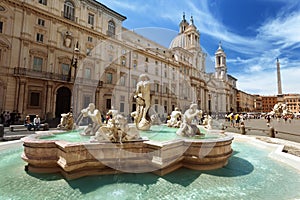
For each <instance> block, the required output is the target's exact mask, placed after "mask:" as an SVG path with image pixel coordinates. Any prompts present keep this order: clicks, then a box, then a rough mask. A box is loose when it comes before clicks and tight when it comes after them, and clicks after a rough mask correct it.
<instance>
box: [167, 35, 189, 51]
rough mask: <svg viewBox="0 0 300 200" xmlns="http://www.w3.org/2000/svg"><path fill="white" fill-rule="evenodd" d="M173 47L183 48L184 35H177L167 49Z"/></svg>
mask: <svg viewBox="0 0 300 200" xmlns="http://www.w3.org/2000/svg"><path fill="white" fill-rule="evenodd" d="M175 47H181V48H185V35H184V34H179V35H177V36H176V37H175V38H174V39H173V40H172V41H171V43H170V46H169V49H172V48H175Z"/></svg>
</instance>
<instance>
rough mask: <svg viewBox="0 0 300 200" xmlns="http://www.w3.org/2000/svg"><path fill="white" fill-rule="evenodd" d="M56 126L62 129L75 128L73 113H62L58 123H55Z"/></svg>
mask: <svg viewBox="0 0 300 200" xmlns="http://www.w3.org/2000/svg"><path fill="white" fill-rule="evenodd" d="M57 128H58V129H63V130H73V129H74V128H75V124H74V117H73V114H72V113H71V112H68V113H62V114H61V118H60V124H58V125H57Z"/></svg>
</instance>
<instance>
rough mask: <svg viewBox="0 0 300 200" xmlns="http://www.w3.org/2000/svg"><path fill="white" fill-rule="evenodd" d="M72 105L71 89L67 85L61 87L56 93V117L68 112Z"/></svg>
mask: <svg viewBox="0 0 300 200" xmlns="http://www.w3.org/2000/svg"><path fill="white" fill-rule="evenodd" d="M70 105H71V90H70V89H69V88H67V87H61V88H59V89H58V90H57V94H56V108H55V117H59V118H60V116H61V115H60V114H62V113H68V112H69V111H70Z"/></svg>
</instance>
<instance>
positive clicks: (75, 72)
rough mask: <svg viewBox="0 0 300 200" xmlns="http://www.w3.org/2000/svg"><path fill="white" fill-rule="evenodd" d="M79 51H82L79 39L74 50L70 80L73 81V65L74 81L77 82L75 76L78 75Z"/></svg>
mask: <svg viewBox="0 0 300 200" xmlns="http://www.w3.org/2000/svg"><path fill="white" fill-rule="evenodd" d="M79 53H80V50H79V45H78V41H77V42H76V45H75V48H74V50H73V57H72V60H71V66H70V69H69V74H68V81H71V76H72V67H74V82H75V78H76V75H77V65H78V59H79Z"/></svg>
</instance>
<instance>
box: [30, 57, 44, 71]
mask: <svg viewBox="0 0 300 200" xmlns="http://www.w3.org/2000/svg"><path fill="white" fill-rule="evenodd" d="M42 67H43V58H40V57H34V58H33V66H32V69H33V70H34V71H39V72H40V71H42Z"/></svg>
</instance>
